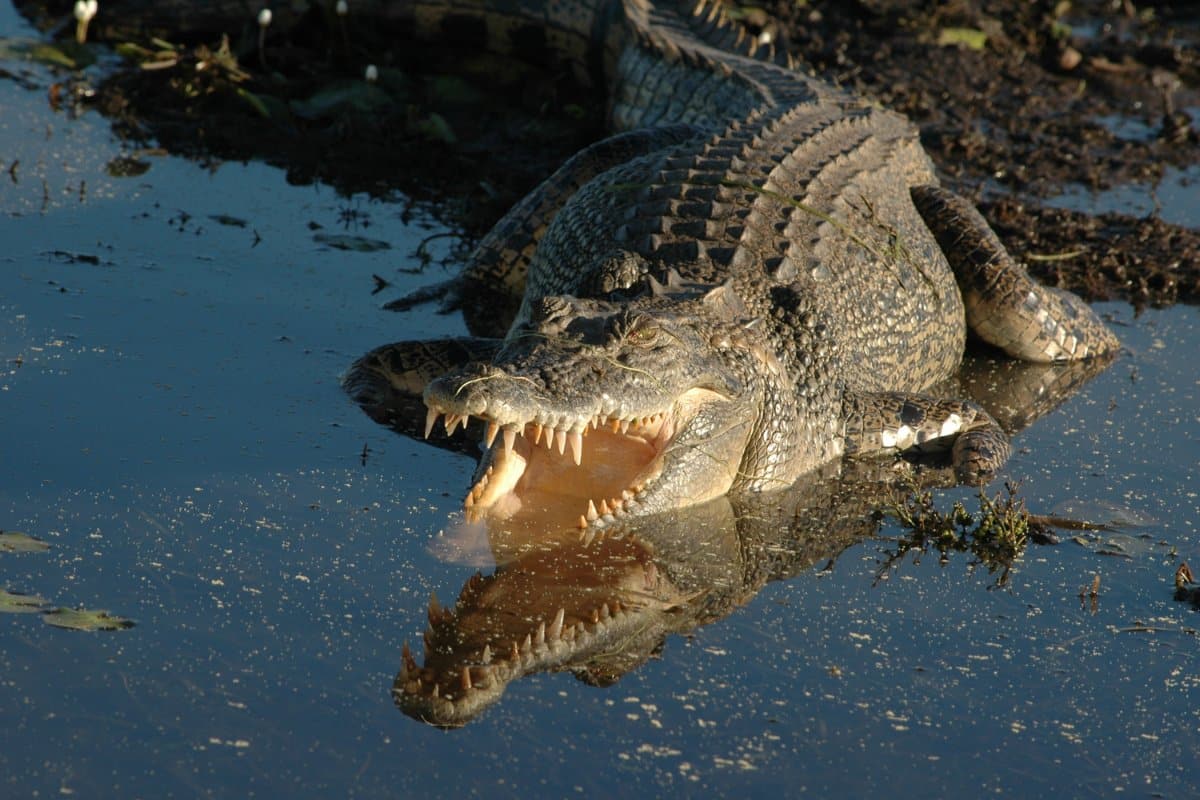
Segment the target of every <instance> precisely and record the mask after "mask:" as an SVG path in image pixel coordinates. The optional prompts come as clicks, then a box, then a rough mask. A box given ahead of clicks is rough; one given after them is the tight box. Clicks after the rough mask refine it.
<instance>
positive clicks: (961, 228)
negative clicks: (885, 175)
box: [911, 186, 1119, 362]
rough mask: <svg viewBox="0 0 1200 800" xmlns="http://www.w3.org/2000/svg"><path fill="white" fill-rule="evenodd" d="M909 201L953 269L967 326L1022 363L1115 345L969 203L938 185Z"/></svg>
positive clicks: (1077, 302)
mask: <svg viewBox="0 0 1200 800" xmlns="http://www.w3.org/2000/svg"><path fill="white" fill-rule="evenodd" d="M911 192H912V199H913V202H914V203H915V204H916V207H917V210H918V211H919V212H920V214H921V216H922V217H923V218H924V220H925V224H926V225H928V226H929V229H930V231H932V232H933V235H934V237H935V238H936V239H937V243H938V246H939V247H940V248H941V249H942V252H943V253H944V254H945V255H946V259H947V260H948V261H949V262H950V266H951V267H952V268H953V270H954V274H955V277H956V278H957V280H958V284H959V288H960V289H961V290H962V294H963V303H964V305H965V306H966V310H967V325H968V327H970V329H971V330H972V331H974V332H975V334H976V335H977V336H979V337H980V338H981V339H983V340H984V341H986V342H988V343H990V344H993V345H995V346H996V347H999V348H1000V349H1001V350H1003V351H1004V352H1006V353H1008V354H1009V355H1010V356H1012V357H1014V358H1019V359H1022V360H1024V361H1038V362H1051V361H1072V360H1075V359H1080V358H1091V357H1094V356H1098V355H1102V354H1104V353H1108V352H1112V351H1114V350H1116V348H1117V347H1118V345H1119V342H1118V341H1117V338H1116V337H1115V336H1114V335H1113V334H1112V332H1111V331H1109V330H1108V328H1107V327H1106V326H1105V325H1104V323H1103V322H1101V321H1100V319H1099V317H1097V316H1096V314H1095V312H1094V311H1092V309H1091V308H1090V307H1088V305H1087V304H1086V303H1085V302H1083V300H1081V299H1080V298H1078V297H1076V296H1075V295H1073V294H1071V293H1070V292H1066V291H1063V290H1061V289H1054V288H1050V287H1046V286H1042V285H1040V284H1038V283H1036V282H1035V281H1034V280H1033V279H1032V278H1030V277H1029V274H1028V273H1027V272H1026V271H1025V268H1024V267H1023V266H1021V265H1020V264H1018V263H1017V262H1016V261H1015V260H1014V259H1013V258H1012V256H1010V255H1009V254H1008V251H1006V250H1005V249H1004V245H1002V244H1001V243H1000V240H999V239H998V238H997V237H996V234H995V232H993V231H992V229H991V227H989V226H988V224H987V221H986V220H984V218H983V216H982V215H981V214H980V213H979V212H978V211H977V210H976V209H975V207H974V206H973V205H971V203H969V202H967V201H966V200H965V199H964V198H962V197H959V196H958V195H956V194H954V193H953V192H949V191H947V190H945V189H942V188H939V187H937V186H916V187H913V188H912V190H911Z"/></svg>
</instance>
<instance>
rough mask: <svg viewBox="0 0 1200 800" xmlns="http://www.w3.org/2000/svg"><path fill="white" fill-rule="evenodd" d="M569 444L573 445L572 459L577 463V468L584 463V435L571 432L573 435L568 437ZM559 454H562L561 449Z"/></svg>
mask: <svg viewBox="0 0 1200 800" xmlns="http://www.w3.org/2000/svg"><path fill="white" fill-rule="evenodd" d="M567 442H568V443H569V444H570V445H571V459H572V460H573V461H574V462H575V466H577V467H578V466H579V465H580V464H581V463H582V462H583V434H582V433H580V432H578V431H571V435H570V436H568V437H567ZM559 452H561V448H560V451H559Z"/></svg>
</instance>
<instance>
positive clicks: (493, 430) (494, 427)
mask: <svg viewBox="0 0 1200 800" xmlns="http://www.w3.org/2000/svg"><path fill="white" fill-rule="evenodd" d="M499 432H500V424H499V423H497V422H489V423H488V426H487V435H486V436H485V437H484V439H483V443H484V445H485V446H487V447H491V446H492V442H494V441H496V434H497V433H499Z"/></svg>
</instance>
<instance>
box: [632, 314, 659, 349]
mask: <svg viewBox="0 0 1200 800" xmlns="http://www.w3.org/2000/svg"><path fill="white" fill-rule="evenodd" d="M658 331H659V327H658V325H657V324H656V323H655V322H654V321H653V320H651V319H649V318H648V317H639V318H638V319H635V320H634V321H633V324H632V325H630V326H629V327H628V328H627V329H626V330H625V337H624V338H625V341H627V342H629V343H630V344H636V345H642V346H645V345H649V344H653V343H654V340H655V339H657V338H658Z"/></svg>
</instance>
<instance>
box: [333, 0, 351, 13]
mask: <svg viewBox="0 0 1200 800" xmlns="http://www.w3.org/2000/svg"><path fill="white" fill-rule="evenodd" d="M333 10H334V11H336V12H337V15H338V16H339V17H344V16H346V15H347V14H348V13H350V4H349V3H347V2H346V0H337V5H335V6H334V7H333Z"/></svg>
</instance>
